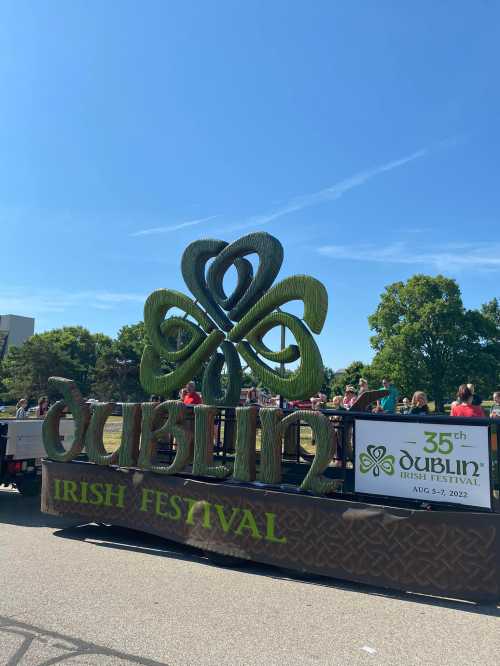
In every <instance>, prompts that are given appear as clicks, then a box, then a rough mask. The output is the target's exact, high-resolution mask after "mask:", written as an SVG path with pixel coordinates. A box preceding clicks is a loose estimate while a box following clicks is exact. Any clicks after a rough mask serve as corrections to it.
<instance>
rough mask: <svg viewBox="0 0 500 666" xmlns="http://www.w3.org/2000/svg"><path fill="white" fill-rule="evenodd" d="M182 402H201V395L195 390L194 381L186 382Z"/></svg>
mask: <svg viewBox="0 0 500 666" xmlns="http://www.w3.org/2000/svg"><path fill="white" fill-rule="evenodd" d="M182 402H183V403H184V404H185V405H199V404H200V403H201V396H200V394H199V393H197V392H196V384H195V383H194V382H188V383H187V384H186V388H185V393H184V396H183V398H182Z"/></svg>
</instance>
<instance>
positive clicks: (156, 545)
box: [54, 522, 500, 617]
mask: <svg viewBox="0 0 500 666" xmlns="http://www.w3.org/2000/svg"><path fill="white" fill-rule="evenodd" d="M54 535H55V536H57V537H62V538H65V539H77V540H80V541H86V542H88V543H89V544H92V545H94V546H97V547H100V548H110V549H119V550H126V551H129V552H136V553H142V554H146V555H152V556H156V557H168V558H172V559H176V560H184V561H191V562H193V561H195V562H198V563H199V564H201V565H204V566H210V567H214V566H215V567H218V566H221V565H222V566H230V568H231V569H235V570H237V571H241V572H242V573H245V574H248V575H255V576H266V577H268V578H274V579H275V580H278V581H296V582H298V583H303V584H305V585H315V586H319V587H326V588H331V589H338V590H346V591H351V592H356V593H358V594H369V595H372V596H381V597H389V598H391V599H401V600H404V601H409V602H412V603H417V604H423V605H428V606H441V607H443V608H450V609H455V610H459V611H463V612H466V613H476V614H479V615H488V616H493V617H500V607H499V606H498V605H493V604H476V603H473V602H467V601H460V600H453V599H443V598H439V597H430V596H425V595H421V594H415V593H410V592H396V591H394V590H387V589H384V588H378V587H372V586H370V585H364V584H361V583H351V582H349V581H343V580H339V579H331V578H326V577H325V576H319V575H316V574H307V573H299V572H296V571H292V570H289V569H282V568H280V567H276V566H271V565H266V564H260V563H258V562H251V561H249V560H243V559H236V558H224V557H223V556H218V555H216V554H213V555H212V558H213V559H212V560H211V559H210V555H209V554H204V553H203V551H201V550H200V549H198V548H194V547H192V546H187V545H184V544H179V543H177V542H174V541H168V540H167V539H164V538H161V537H157V536H154V535H151V534H146V533H145V532H137V531H135V530H131V529H128V528H124V527H115V526H111V525H97V524H94V523H90V524H86V525H80V526H74V522H73V526H72V527H67V528H64V529H61V530H58V531H57V532H54Z"/></svg>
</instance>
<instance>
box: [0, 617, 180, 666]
mask: <svg viewBox="0 0 500 666" xmlns="http://www.w3.org/2000/svg"><path fill="white" fill-rule="evenodd" d="M0 637H1V640H2V646H3V647H2V655H1V656H2V658H6V661H2V662H1V663H2V664H5V666H16V665H17V664H20V663H21V662H23V663H26V664H27V663H29V664H33V666H37V665H38V666H42V665H43V666H48V664H60V663H64V662H65V661H68V662H69V661H70V660H72V659H73V658H75V657H79V656H85V658H86V659H85V663H86V664H92V663H94V664H95V665H96V666H99V665H100V664H110V665H111V664H116V665H118V664H123V665H124V666H125V665H126V664H142V665H143V666H167V664H165V662H160V661H155V660H154V659H145V658H143V657H137V656H135V655H132V654H127V653H125V652H120V651H119V650H112V649H110V648H106V647H104V646H102V645H96V644H95V643H89V642H88V641H83V640H80V639H79V638H73V637H72V636H65V635H64V634H59V633H57V632H54V631H47V630H46V629H44V628H43V627H37V626H35V625H32V624H26V623H24V622H17V621H16V620H14V619H12V618H9V617H3V616H0ZM4 646H5V647H4ZM92 657H94V658H95V659H92ZM78 663H80V662H78Z"/></svg>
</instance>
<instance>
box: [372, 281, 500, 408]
mask: <svg viewBox="0 0 500 666" xmlns="http://www.w3.org/2000/svg"><path fill="white" fill-rule="evenodd" d="M368 321H369V323H370V326H371V328H372V329H373V330H374V331H375V335H374V336H373V337H372V338H371V344H372V346H373V348H374V349H375V350H376V355H375V358H374V360H373V363H372V366H371V371H372V373H375V374H377V375H378V376H380V375H382V374H386V375H389V376H391V378H392V379H393V380H394V381H395V382H396V384H397V385H398V387H399V388H400V390H401V392H402V393H403V394H406V395H411V394H412V393H413V391H415V390H417V389H422V390H425V391H427V392H428V393H429V395H430V396H431V397H432V398H434V400H435V401H436V406H437V408H438V409H439V410H440V411H441V410H442V409H443V403H444V399H445V397H447V396H450V395H453V394H454V392H455V390H456V387H457V385H458V384H460V383H463V382H466V381H474V380H475V381H476V382H478V383H480V384H481V385H482V386H484V387H485V388H486V385H489V380H488V377H487V374H488V371H487V368H488V367H489V366H491V364H492V363H493V365H495V364H496V373H498V358H497V359H496V361H495V358H494V354H493V351H494V349H493V345H494V339H495V325H494V323H493V322H491V321H490V320H489V319H488V317H487V316H485V315H484V314H483V313H482V312H480V311H477V310H466V309H465V308H464V306H463V303H462V298H461V295H460V289H459V286H458V284H457V283H456V282H455V280H452V279H450V278H445V277H443V276H442V275H438V276H437V277H430V276H427V275H415V276H413V277H412V278H410V279H409V280H408V281H407V282H406V283H404V282H395V283H394V284H391V285H389V286H388V287H387V288H386V291H385V292H384V294H382V298H381V301H380V304H379V306H378V308H377V310H376V311H375V313H374V314H373V315H372V316H371V317H369V320H368ZM490 374H491V373H490Z"/></svg>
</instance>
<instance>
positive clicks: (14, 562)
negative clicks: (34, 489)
mask: <svg viewBox="0 0 500 666" xmlns="http://www.w3.org/2000/svg"><path fill="white" fill-rule="evenodd" d="M0 565H1V567H0V571H1V573H0V664H1V665H2V666H4V665H5V666H7V665H8V666H14V665H17V664H19V665H21V666H28V665H29V666H34V665H37V666H40V665H42V664H44V665H46V666H48V665H49V664H55V663H65V662H67V663H68V664H71V665H73V664H79V665H80V664H86V665H92V666H98V665H99V666H101V665H103V664H113V665H114V664H116V665H118V664H120V665H123V666H125V665H128V664H146V665H151V666H152V665H156V664H167V665H169V666H187V665H189V666H191V665H193V664H202V665H207V666H208V665H210V666H212V665H213V666H226V665H227V666H238V665H240V664H241V665H247V664H248V665H252V664H259V666H260V665H264V666H268V665H269V666H274V665H276V666H286V665H288V664H291V665H294V664H301V665H307V664H313V665H315V666H320V665H326V664H328V665H331V664H341V665H343V666H344V665H346V664H363V665H364V664H369V665H384V666H387V665H392V664H398V665H399V664H425V665H428V664H433V665H436V666H437V665H439V666H442V665H444V664H454V665H460V664H468V665H471V664H481V665H482V666H489V665H490V664H491V666H493V665H495V666H498V664H499V663H500V609H499V608H498V607H495V606H476V605H474V604H467V603H463V602H451V601H444V600H436V599H430V598H427V597H422V596H417V595H398V594H392V593H387V592H384V591H383V590H379V589H375V588H370V587H363V586H360V585H349V584H345V583H342V582H339V581H332V580H328V579H324V578H319V577H311V578H302V577H295V576H293V575H291V574H290V573H287V572H283V571H281V570H278V569H274V568H271V567H264V566H255V565H252V566H242V567H241V568H239V569H223V568H219V567H216V566H213V565H211V564H210V563H209V562H208V561H207V560H206V559H204V558H203V557H202V556H201V554H200V552H199V551H196V550H194V549H190V548H185V547H180V546H178V545H175V544H172V543H170V542H167V541H164V540H161V539H157V538H153V537H148V536H146V535H140V534H137V533H135V532H131V531H128V530H123V529H117V528H109V527H99V526H95V525H87V526H75V525H74V521H71V520H65V519H57V518H53V517H51V516H45V515H43V514H41V513H40V511H39V509H38V502H37V501H35V500H31V499H26V498H23V497H22V496H21V495H19V494H18V493H17V492H16V491H13V490H2V491H0Z"/></svg>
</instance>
